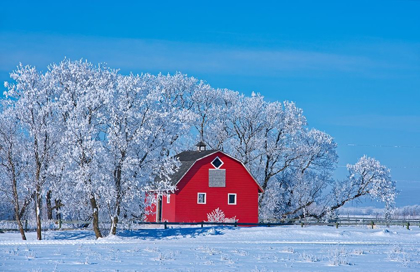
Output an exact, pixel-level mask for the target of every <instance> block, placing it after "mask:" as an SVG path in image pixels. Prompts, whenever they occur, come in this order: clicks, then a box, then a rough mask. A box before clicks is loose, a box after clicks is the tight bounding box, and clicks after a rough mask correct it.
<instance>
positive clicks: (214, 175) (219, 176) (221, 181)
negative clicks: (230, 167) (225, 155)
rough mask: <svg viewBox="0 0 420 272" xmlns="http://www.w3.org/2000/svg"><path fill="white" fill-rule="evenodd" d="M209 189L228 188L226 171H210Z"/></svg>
mask: <svg viewBox="0 0 420 272" xmlns="http://www.w3.org/2000/svg"><path fill="white" fill-rule="evenodd" d="M209 187H226V169H209Z"/></svg>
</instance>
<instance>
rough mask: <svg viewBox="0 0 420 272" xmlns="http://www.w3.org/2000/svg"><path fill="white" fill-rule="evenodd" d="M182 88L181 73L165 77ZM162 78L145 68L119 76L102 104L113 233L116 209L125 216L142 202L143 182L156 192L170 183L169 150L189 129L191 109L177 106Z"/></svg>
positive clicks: (173, 163) (170, 188)
mask: <svg viewBox="0 0 420 272" xmlns="http://www.w3.org/2000/svg"><path fill="white" fill-rule="evenodd" d="M169 79H171V80H172V82H171V83H172V85H171V86H172V88H176V89H178V88H180V89H182V88H183V85H185V82H184V81H185V78H184V77H175V78H170V77H169ZM167 81H168V78H166V77H165V80H164V81H163V82H162V77H154V76H151V75H149V74H146V75H142V76H138V75H137V76H134V75H130V76H119V77H118V80H117V86H116V88H115V91H114V92H113V96H112V99H111V100H110V101H109V102H110V103H108V107H107V113H106V114H107V118H108V120H107V125H108V128H107V131H106V147H107V152H109V157H110V159H111V161H112V169H113V177H112V180H113V186H112V189H111V188H110V190H111V192H112V194H113V197H112V198H110V199H109V201H108V202H109V203H108V204H109V205H110V206H111V207H112V208H111V222H112V223H111V231H110V233H111V234H114V235H115V234H116V228H117V223H118V218H119V216H120V213H121V209H124V214H125V215H126V216H130V215H131V214H134V213H135V212H137V214H139V211H138V210H139V207H142V206H143V205H142V204H143V203H145V200H144V193H145V188H149V189H151V190H153V191H154V192H155V193H158V194H162V193H167V192H172V191H173V190H174V189H175V187H174V186H173V185H172V184H171V183H170V182H169V175H170V174H172V173H174V170H176V167H177V166H178V163H177V161H176V160H175V159H174V157H173V156H172V155H173V154H171V152H170V150H171V149H172V147H173V144H174V142H175V141H176V139H178V138H179V137H180V136H181V135H184V134H186V133H187V132H189V129H190V126H191V124H192V121H193V120H194V117H195V116H194V115H193V114H191V113H190V112H189V111H188V110H187V109H183V107H182V106H181V107H179V105H177V104H176V103H178V101H177V100H176V99H174V96H173V95H172V94H171V88H168V89H167V88H166V87H167V84H166V83H167Z"/></svg>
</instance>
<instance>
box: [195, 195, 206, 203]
mask: <svg viewBox="0 0 420 272" xmlns="http://www.w3.org/2000/svg"><path fill="white" fill-rule="evenodd" d="M200 195H204V202H200ZM206 202H207V194H206V193H197V204H206Z"/></svg>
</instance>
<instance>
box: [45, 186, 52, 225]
mask: <svg viewBox="0 0 420 272" xmlns="http://www.w3.org/2000/svg"><path fill="white" fill-rule="evenodd" d="M51 194H52V192H51V190H49V191H48V192H47V198H46V202H47V219H48V220H52V219H53V207H52V205H51Z"/></svg>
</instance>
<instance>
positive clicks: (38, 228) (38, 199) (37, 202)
mask: <svg viewBox="0 0 420 272" xmlns="http://www.w3.org/2000/svg"><path fill="white" fill-rule="evenodd" d="M35 214H36V239H37V240H42V234H41V194H40V193H39V188H37V191H36V194H35Z"/></svg>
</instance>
